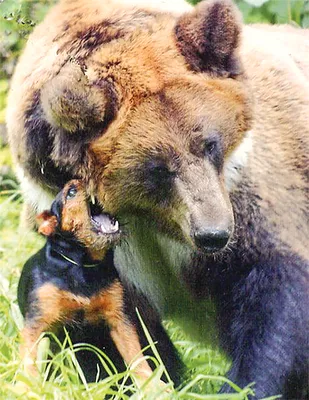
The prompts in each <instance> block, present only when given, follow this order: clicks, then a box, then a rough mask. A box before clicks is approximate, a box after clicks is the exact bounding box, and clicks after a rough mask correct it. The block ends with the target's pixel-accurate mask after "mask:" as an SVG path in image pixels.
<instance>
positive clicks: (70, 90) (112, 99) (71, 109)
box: [41, 61, 118, 133]
mask: <svg viewBox="0 0 309 400" xmlns="http://www.w3.org/2000/svg"><path fill="white" fill-rule="evenodd" d="M41 105H42V109H43V112H44V116H45V118H46V120H47V122H48V123H49V124H50V125H51V126H52V127H54V128H62V129H63V130H64V131H66V132H69V133H74V132H83V131H86V132H89V131H90V132H91V131H97V130H98V129H100V128H101V129H103V128H104V127H105V126H106V125H107V124H108V122H110V121H111V120H112V119H113V118H114V116H115V113H116V111H117V108H118V107H117V106H118V99H117V96H116V91H115V88H114V86H113V84H112V83H110V82H107V81H105V80H101V81H98V82H92V83H90V82H89V80H88V78H87V76H86V74H85V72H84V71H83V69H82V68H81V67H80V66H79V65H78V64H77V63H75V62H71V61H70V62H68V63H67V64H66V65H65V66H63V67H62V69H61V70H60V72H59V73H58V75H56V76H55V77H54V78H52V79H51V80H49V81H48V82H47V83H46V84H45V85H44V86H43V88H42V89H41Z"/></svg>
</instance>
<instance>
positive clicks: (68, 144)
mask: <svg viewBox="0 0 309 400" xmlns="http://www.w3.org/2000/svg"><path fill="white" fill-rule="evenodd" d="M132 18H133V17H132ZM140 19H143V21H144V25H143V24H141V25H140V27H138V25H137V26H135V27H134V29H132V30H131V31H130V29H131V28H130V29H129V31H128V32H125V33H123V35H119V38H116V39H113V40H112V41H110V42H108V44H106V43H103V41H102V43H103V44H102V46H101V47H99V48H96V49H95V51H93V53H89V51H88V53H89V54H90V55H89V54H88V53H87V54H88V55H87V57H86V56H84V55H83V56H80V57H79V54H81V53H78V52H76V53H75V54H72V59H71V60H70V61H68V62H67V63H66V65H65V66H64V67H63V68H62V69H61V70H60V71H59V73H58V74H57V75H56V76H55V77H54V78H53V79H51V80H50V81H48V82H47V83H46V84H45V85H44V86H43V88H42V90H41V92H40V104H41V106H40V107H41V109H42V112H43V113H44V116H45V119H46V121H47V123H48V124H49V125H50V126H51V127H52V130H53V138H54V139H53V140H54V145H53V154H52V157H53V161H54V162H55V164H56V165H65V166H66V169H67V170H70V168H71V171H72V174H73V175H75V176H81V177H82V178H86V179H88V182H89V185H90V186H91V187H92V189H93V190H94V191H95V193H96V196H97V198H98V200H99V201H100V202H101V203H102V204H104V206H105V207H106V210H107V211H108V212H111V213H113V214H116V215H117V216H119V217H120V218H121V217H122V216H123V218H124V219H125V216H128V215H135V216H137V217H140V218H143V219H146V220H149V223H151V224H155V225H156V227H157V229H159V230H160V231H162V232H164V233H166V234H168V235H172V236H173V237H175V238H178V239H179V240H181V241H186V242H187V243H190V244H191V245H192V246H194V247H197V248H200V249H202V250H204V251H206V252H214V251H218V250H220V249H222V248H224V247H225V246H226V244H227V243H228V240H229V238H230V237H231V235H232V232H233V228H234V220H233V210H232V206H231V203H230V200H229V193H228V185H229V182H228V179H229V176H227V175H228V173H227V163H228V162H230V161H229V160H230V159H231V157H232V155H233V153H235V151H236V150H237V148H238V147H239V146H240V145H241V144H242V143H243V141H244V138H245V135H246V133H247V132H248V131H249V129H250V124H251V100H250V95H249V94H248V93H249V90H248V87H247V82H246V78H245V74H244V71H243V69H242V64H241V61H240V57H239V42H240V34H241V22H240V18H239V13H238V11H237V10H236V9H235V7H234V6H233V4H232V3H231V2H230V1H227V0H223V1H219V0H215V1H207V2H203V3H201V4H199V5H198V6H197V7H196V8H195V9H193V10H192V12H189V13H186V14H184V15H182V16H180V17H179V18H175V17H171V15H169V14H165V13H162V14H160V13H158V14H156V15H153V14H149V15H148V14H147V15H146V13H145V16H140ZM132 20H134V18H133V19H132ZM139 24H140V21H139ZM131 25H132V24H131ZM131 25H130V26H131ZM119 29H120V28H119ZM64 48H65V46H64ZM66 51H67V48H66ZM76 143H77V144H76ZM73 144H74V145H73ZM76 146H77V147H76ZM79 149H83V151H82V154H83V156H82V158H81V151H79ZM85 149H86V150H85Z"/></svg>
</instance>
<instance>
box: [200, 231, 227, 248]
mask: <svg viewBox="0 0 309 400" xmlns="http://www.w3.org/2000/svg"><path fill="white" fill-rule="evenodd" d="M229 238H230V232H229V231H227V230H212V229H211V230H199V231H197V232H195V233H194V241H195V244H196V245H197V247H199V248H200V249H201V250H203V251H206V252H207V253H215V252H216V251H219V250H221V249H223V247H225V246H226V245H227V242H228V241H229Z"/></svg>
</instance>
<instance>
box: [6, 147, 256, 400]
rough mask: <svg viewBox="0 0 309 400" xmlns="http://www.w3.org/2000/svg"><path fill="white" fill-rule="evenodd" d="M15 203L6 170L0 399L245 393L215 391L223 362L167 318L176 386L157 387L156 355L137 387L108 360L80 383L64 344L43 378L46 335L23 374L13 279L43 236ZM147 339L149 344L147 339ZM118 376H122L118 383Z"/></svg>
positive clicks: (241, 394) (240, 394) (241, 395)
mask: <svg viewBox="0 0 309 400" xmlns="http://www.w3.org/2000/svg"><path fill="white" fill-rule="evenodd" d="M8 160H9V157H8V152H7V149H6V148H3V149H0V170H1V165H2V166H3V164H4V163H5V164H7V163H8V162H9V161H8ZM5 170H6V169H5ZM21 207H22V199H21V196H20V192H19V189H18V186H17V185H16V183H14V181H13V180H11V175H10V174H8V175H7V178H2V181H1V175H0V335H1V337H0V399H6V400H11V399H46V400H48V399H59V400H60V399H61V400H67V399H70V400H71V399H93V400H96V399H98V400H99V399H100V400H101V399H103V398H104V397H105V396H106V395H107V394H111V395H112V398H113V399H127V398H128V389H130V391H131V392H132V393H133V396H132V398H133V399H141V398H146V399H158V398H160V399H161V398H162V399H213V400H216V399H217V400H219V399H226V400H234V399H235V400H242V399H247V395H248V394H249V393H250V392H251V389H250V388H245V389H240V388H237V387H236V386H235V389H236V393H235V394H232V395H218V394H217V395H216V394H215V393H216V392H217V391H218V389H219V388H220V385H221V384H222V383H223V382H224V381H226V380H225V378H222V377H220V376H222V375H224V374H225V373H226V371H227V369H228V366H229V365H228V362H227V361H226V359H225V358H224V357H223V356H222V355H221V354H219V353H217V352H215V351H214V350H212V349H209V348H205V347H202V346H201V345H198V344H197V343H193V342H191V341H189V340H188V338H186V337H184V335H183V333H182V332H181V330H180V329H179V328H177V327H175V326H174V325H173V324H172V323H171V322H167V324H166V325H167V328H168V330H169V332H170V334H171V337H172V340H173V341H174V343H175V345H176V346H177V348H178V349H179V351H180V353H181V355H182V357H183V359H184V362H185V364H186V365H187V367H188V370H189V378H188V381H187V382H186V383H185V384H184V386H183V387H182V388H181V389H179V390H178V391H175V390H174V389H172V385H171V384H170V385H169V386H170V387H171V390H170V391H169V392H166V391H165V392H163V393H162V388H161V387H160V385H159V384H158V382H159V379H160V376H161V375H162V374H163V373H164V365H162V363H161V362H160V357H159V355H158V357H157V359H158V367H157V370H156V371H155V373H154V374H153V376H152V377H151V379H150V380H149V383H148V384H147V385H145V386H146V387H142V388H138V387H137V386H136V385H134V384H133V385H131V386H130V385H129V383H128V382H127V378H128V377H129V375H130V372H129V371H128V372H127V373H126V374H117V372H116V371H114V369H113V366H112V363H110V364H109V362H108V361H107V365H109V367H108V368H109V370H110V376H109V377H108V378H106V379H105V380H103V381H100V382H97V383H94V384H87V383H85V382H84V383H83V376H82V373H81V372H80V371H79V369H78V365H77V363H76V359H75V357H74V352H75V351H77V350H78V348H72V347H70V346H69V347H68V348H66V349H64V350H63V351H62V352H61V353H60V354H59V355H57V356H56V357H55V358H54V365H55V366H56V368H57V369H58V371H60V374H58V375H57V376H52V377H51V379H50V380H48V381H47V379H46V376H47V375H48V368H46V363H45V362H44V359H45V357H44V354H46V348H48V346H46V339H44V340H42V341H41V344H40V352H39V353H40V356H39V359H40V361H39V366H40V368H41V373H40V374H39V376H37V377H31V376H29V375H27V373H26V372H25V371H24V368H23V364H22V361H21V358H20V354H19V351H18V344H19V332H20V330H21V329H22V326H23V319H22V316H21V314H20V312H19V309H18V306H17V303H16V292H17V283H18V278H19V275H20V271H21V268H22V266H23V264H24V263H25V261H26V260H27V259H28V258H29V256H30V255H32V254H34V252H35V251H36V250H37V249H39V248H40V247H41V246H42V243H43V239H42V238H41V237H39V235H37V234H36V233H34V232H25V231H22V230H21V229H19V215H20V211H21ZM150 343H151V345H152V346H153V345H154V344H153V343H152V341H151V339H150ZM102 359H104V356H103V355H102ZM123 377H125V379H124V381H123V380H122V383H121V382H120V380H121V378H123ZM25 387H27V389H25ZM25 390H26V391H25ZM205 393H207V395H206V394H205Z"/></svg>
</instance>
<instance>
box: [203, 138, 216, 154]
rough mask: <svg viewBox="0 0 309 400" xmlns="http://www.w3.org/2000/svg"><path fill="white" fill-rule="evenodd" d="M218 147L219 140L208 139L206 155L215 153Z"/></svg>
mask: <svg viewBox="0 0 309 400" xmlns="http://www.w3.org/2000/svg"><path fill="white" fill-rule="evenodd" d="M216 149H217V142H216V141H215V140H206V141H205V148H204V151H205V155H211V154H213V153H214V152H215V151H216Z"/></svg>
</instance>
